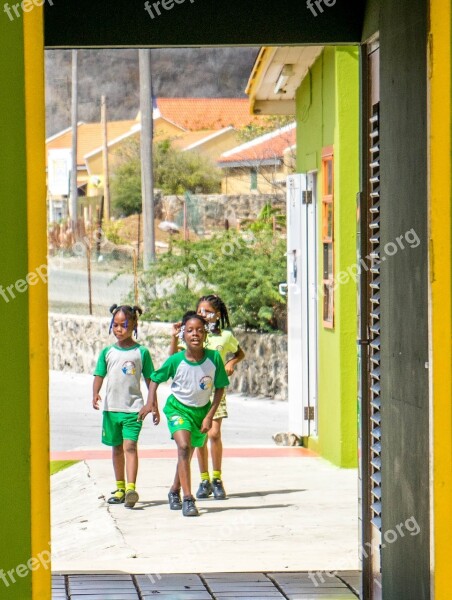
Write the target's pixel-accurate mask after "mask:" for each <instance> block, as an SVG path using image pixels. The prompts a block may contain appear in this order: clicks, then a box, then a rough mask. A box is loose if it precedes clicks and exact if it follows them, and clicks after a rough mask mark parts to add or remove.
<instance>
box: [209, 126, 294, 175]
mask: <svg viewBox="0 0 452 600" xmlns="http://www.w3.org/2000/svg"><path fill="white" fill-rule="evenodd" d="M295 143H296V127H295V123H293V124H291V125H286V126H285V127H282V128H281V129H277V130H276V131H272V132H271V133H266V134H265V135H261V136H259V137H258V138H255V139H254V140H251V141H250V142H246V143H245V144H241V145H240V146H236V147H235V148H232V150H228V151H227V152H224V153H223V154H222V155H221V156H220V159H219V161H218V162H219V164H220V165H223V166H227V164H228V163H237V162H244V163H247V162H248V163H249V162H255V161H263V160H274V159H276V158H281V157H282V156H283V155H284V151H285V150H287V149H288V148H290V147H291V146H294V145H295Z"/></svg>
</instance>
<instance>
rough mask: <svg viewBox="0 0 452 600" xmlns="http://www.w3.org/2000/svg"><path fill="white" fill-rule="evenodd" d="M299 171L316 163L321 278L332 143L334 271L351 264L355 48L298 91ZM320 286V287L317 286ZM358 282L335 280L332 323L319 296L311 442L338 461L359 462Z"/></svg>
mask: <svg viewBox="0 0 452 600" xmlns="http://www.w3.org/2000/svg"><path fill="white" fill-rule="evenodd" d="M296 104H297V170H298V171H299V172H306V171H310V170H314V169H317V170H318V180H317V181H318V204H317V207H318V211H317V214H318V257H319V258H318V261H319V262H318V269H317V271H318V277H319V279H318V284H319V285H320V284H321V278H322V262H321V259H322V242H321V240H322V231H321V226H322V223H321V218H320V215H321V197H322V181H321V156H322V148H323V147H325V146H334V180H335V185H334V237H335V239H334V253H335V256H334V272H335V276H337V275H338V273H340V272H342V271H345V272H346V271H347V269H348V268H349V267H352V266H353V265H355V263H356V194H357V192H358V191H359V59H358V49H357V48H356V47H354V48H352V47H337V48H326V49H325V50H324V52H323V53H322V55H321V56H320V57H319V58H318V60H317V61H316V62H315V64H314V65H313V67H312V69H311V71H310V73H308V75H307V76H306V77H305V79H304V81H303V82H302V84H301V86H300V88H299V89H298V92H297V96H296ZM318 289H319V288H318ZM356 298H357V286H356V282H355V281H354V280H353V278H352V277H348V282H345V283H342V284H340V285H337V286H336V289H335V296H334V302H335V308H334V320H335V326H334V329H333V330H330V329H326V328H324V326H323V324H322V314H321V308H322V297H321V295H319V322H318V331H319V364H318V438H317V439H311V440H310V445H311V446H312V447H313V448H316V449H318V451H319V452H320V454H321V455H322V456H323V457H325V458H327V459H328V460H330V461H331V462H333V463H334V464H336V465H338V466H341V467H355V466H356V465H357V412H356V408H357V388H356V381H357V352H356Z"/></svg>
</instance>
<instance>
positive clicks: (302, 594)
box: [52, 571, 360, 600]
mask: <svg viewBox="0 0 452 600" xmlns="http://www.w3.org/2000/svg"><path fill="white" fill-rule="evenodd" d="M359 581H360V574H359V572H357V571H342V572H338V573H334V574H333V573H325V572H316V573H208V574H199V575H198V574H192V575H127V574H124V575H121V574H117V575H115V574H111V575H109V574H102V575H89V574H87V575H53V577H52V600H149V599H151V598H152V599H154V600H155V599H156V598H159V599H162V600H266V599H267V598H285V599H286V600H356V598H357V597H358V587H359Z"/></svg>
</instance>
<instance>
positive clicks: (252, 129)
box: [237, 115, 295, 143]
mask: <svg viewBox="0 0 452 600" xmlns="http://www.w3.org/2000/svg"><path fill="white" fill-rule="evenodd" d="M294 121H295V115H268V116H266V117H263V119H262V121H261V122H260V123H259V124H257V123H249V124H248V125H244V126H243V127H241V128H240V129H239V130H238V131H237V134H238V137H239V139H240V140H241V141H242V142H243V143H245V142H250V141H251V140H254V139H255V138H257V137H259V136H261V135H265V134H266V133H270V132H272V131H275V130H276V129H281V127H284V126H285V125H290V124H291V123H293V122H294Z"/></svg>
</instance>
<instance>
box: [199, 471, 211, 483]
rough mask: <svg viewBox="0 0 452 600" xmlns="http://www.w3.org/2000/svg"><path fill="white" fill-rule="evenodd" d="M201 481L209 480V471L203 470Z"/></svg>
mask: <svg viewBox="0 0 452 600" xmlns="http://www.w3.org/2000/svg"><path fill="white" fill-rule="evenodd" d="M201 481H210V477H209V471H205V472H204V473H201Z"/></svg>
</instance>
